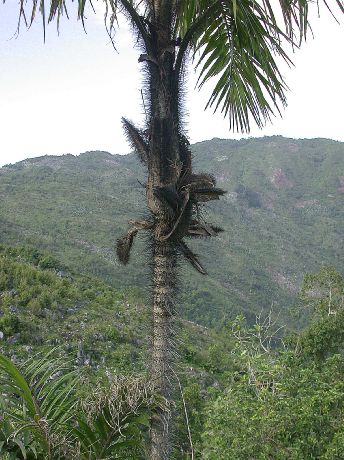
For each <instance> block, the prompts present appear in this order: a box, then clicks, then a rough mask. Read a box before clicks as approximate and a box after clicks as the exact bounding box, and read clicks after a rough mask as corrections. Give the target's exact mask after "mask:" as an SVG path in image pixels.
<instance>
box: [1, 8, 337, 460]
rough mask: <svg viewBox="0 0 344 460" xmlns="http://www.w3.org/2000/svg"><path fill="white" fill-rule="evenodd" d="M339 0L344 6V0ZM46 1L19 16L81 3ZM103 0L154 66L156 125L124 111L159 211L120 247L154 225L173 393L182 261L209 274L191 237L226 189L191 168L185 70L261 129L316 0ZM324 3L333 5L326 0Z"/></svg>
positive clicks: (155, 270) (155, 452) (151, 85)
mask: <svg viewBox="0 0 344 460" xmlns="http://www.w3.org/2000/svg"><path fill="white" fill-rule="evenodd" d="M4 1H6V0H4ZM335 2H336V4H337V5H338V6H339V8H340V10H341V11H342V12H344V3H343V0H335ZM46 3H47V2H44V0H32V1H30V0H20V1H19V4H20V10H19V19H20V20H23V21H25V22H26V24H27V25H30V23H31V22H32V20H33V18H34V17H35V15H36V14H37V12H38V11H39V12H40V13H41V15H42V17H43V25H44V30H45V23H46V22H50V21H53V20H57V22H58V21H59V18H60V17H61V16H62V15H63V14H67V7H68V6H69V7H70V6H72V5H73V3H72V2H68V1H66V0H51V1H50V4H49V6H47V5H46ZM103 3H104V4H105V6H106V12H107V13H106V18H107V20H106V22H107V25H108V30H109V33H110V34H111V33H112V32H113V30H114V29H115V27H116V24H117V22H116V18H117V15H118V14H120V13H123V14H124V15H125V16H126V18H127V19H128V20H129V21H130V23H131V24H132V25H133V28H134V30H135V32H136V34H137V36H138V38H139V41H140V43H141V46H142V54H141V55H140V56H139V62H141V63H142V65H144V66H145V69H146V74H147V79H146V81H145V83H144V85H145V88H144V89H145V99H146V100H145V107H146V109H147V111H148V117H147V118H148V121H147V125H146V126H144V127H143V128H142V129H138V128H137V127H135V126H134V124H133V123H131V122H130V121H128V120H126V119H123V126H124V129H125V131H126V133H127V136H128V140H129V142H130V143H131V144H132V147H133V148H134V150H135V151H136V153H137V155H138V157H139V159H140V160H141V161H142V163H143V164H144V165H145V166H146V168H147V184H146V195H147V205H148V208H149V211H150V217H149V218H148V219H147V220H144V221H142V220H141V221H139V220H138V221H133V222H131V223H130V224H131V227H130V229H129V231H128V232H127V233H126V234H125V235H124V236H123V237H122V238H120V239H119V240H118V246H117V252H118V256H119V259H120V260H121V262H123V263H124V264H126V263H127V262H128V260H129V253H130V248H131V246H132V243H133V239H134V237H135V235H136V234H137V232H138V231H141V230H143V231H146V232H149V234H150V238H151V265H152V285H153V296H152V299H153V300H152V303H153V309H152V310H153V334H152V359H151V375H152V378H153V380H154V382H155V387H156V390H157V391H158V392H159V393H160V394H161V395H162V396H163V397H165V398H166V399H167V400H172V399H173V394H172V393H173V387H174V383H173V382H174V372H175V371H174V360H175V358H174V356H175V350H174V321H175V316H176V305H175V298H176V283H177V261H178V259H179V257H181V256H183V257H184V258H185V259H186V260H187V261H188V262H190V263H191V265H192V266H193V267H194V268H195V269H196V270H198V271H199V272H200V273H201V274H202V275H205V274H206V272H205V269H204V268H203V267H202V265H201V262H200V261H199V259H198V257H197V256H196V255H195V254H194V253H193V251H192V250H191V249H190V248H189V246H188V245H187V243H186V242H185V240H186V239H188V238H194V237H196V238H197V237H208V236H216V235H217V234H218V233H219V232H220V231H221V229H219V228H217V227H215V226H213V225H211V224H209V223H207V222H204V221H203V220H202V218H201V214H200V205H201V204H202V203H204V202H208V201H211V200H217V199H219V198H220V197H221V195H223V194H224V191H223V190H221V189H219V188H217V187H216V183H215V179H214V178H213V177H212V176H211V175H209V174H205V173H202V174H195V173H194V172H193V170H192V161H191V152H190V148H189V142H188V139H187V136H186V134H185V131H184V129H183V118H182V95H181V94H182V91H181V89H183V84H184V74H185V70H186V69H187V67H188V65H189V64H190V61H191V64H195V66H196V68H198V70H199V80H198V84H199V87H200V88H201V87H202V86H203V85H204V83H206V82H208V80H210V79H213V80H214V82H215V84H214V87H213V91H212V93H211V96H210V99H209V102H208V105H207V106H208V107H213V108H214V110H215V111H216V110H221V112H222V113H223V114H224V116H228V118H229V126H230V128H232V129H236V130H239V131H242V132H243V131H249V129H250V122H252V121H253V122H255V123H256V124H257V125H258V126H259V127H262V126H263V125H264V124H265V122H266V121H269V120H270V119H271V117H272V116H273V115H274V114H275V113H279V112H280V110H281V108H282V107H283V106H284V105H285V104H286V96H285V91H286V85H285V82H284V80H283V77H282V75H281V73H280V70H279V65H278V63H279V62H281V61H285V62H287V63H288V64H291V61H290V58H289V57H288V54H287V51H286V50H288V49H289V50H291V49H292V48H293V47H295V46H299V45H300V44H301V42H302V41H303V40H304V39H305V37H306V33H307V30H308V7H309V4H310V3H311V1H310V0H279V1H277V0H276V1H275V2H272V1H271V0H103ZM324 3H325V5H326V6H327V3H326V2H325V0H324ZM88 4H90V5H91V6H92V3H91V0H89V1H87V0H78V1H77V2H75V5H76V6H77V8H78V16H79V18H80V19H81V20H82V21H84V19H85V13H86V8H87V6H88ZM19 22H20V21H19ZM135 40H136V37H135ZM190 57H191V60H190V59H188V58H190ZM276 59H277V60H276ZM278 59H280V60H278ZM170 414H171V411H170V412H166V411H160V412H156V414H155V416H154V417H153V418H152V421H151V453H150V458H151V460H162V459H167V458H169V456H170V452H171V415H170Z"/></svg>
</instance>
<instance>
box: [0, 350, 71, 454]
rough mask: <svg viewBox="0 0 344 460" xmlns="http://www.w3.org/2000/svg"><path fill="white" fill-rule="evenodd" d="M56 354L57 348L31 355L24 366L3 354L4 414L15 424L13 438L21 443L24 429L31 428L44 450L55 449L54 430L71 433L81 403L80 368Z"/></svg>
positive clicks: (0, 360)
mask: <svg viewBox="0 0 344 460" xmlns="http://www.w3.org/2000/svg"><path fill="white" fill-rule="evenodd" d="M53 354H54V350H52V351H51V352H50V353H48V354H47V355H45V356H43V357H42V356H39V357H36V358H30V359H29V360H28V361H27V362H26V363H24V365H22V366H20V367H17V366H16V365H15V364H14V363H13V362H12V361H11V360H9V359H8V358H6V357H5V356H4V355H2V354H0V386H1V389H2V392H3V395H2V398H3V400H4V402H5V410H4V417H5V418H6V420H7V421H8V422H9V423H11V426H13V433H12V440H13V441H14V440H15V442H16V443H17V444H18V442H21V438H20V433H25V432H27V430H29V432H30V434H31V436H32V437H33V438H34V440H35V442H36V443H37V444H38V445H40V447H41V450H42V451H44V452H46V451H51V449H53V444H54V438H53V437H52V436H51V434H52V433H55V434H60V438H61V439H63V438H64V437H65V436H66V437H67V433H68V421H69V419H70V418H71V417H72V416H74V414H75V408H76V404H77V400H76V397H75V392H74V389H75V386H76V383H77V380H78V379H77V374H76V371H71V370H70V367H69V365H68V364H66V363H65V362H64V361H63V360H62V358H56V357H54V356H53ZM18 445H19V444H18Z"/></svg>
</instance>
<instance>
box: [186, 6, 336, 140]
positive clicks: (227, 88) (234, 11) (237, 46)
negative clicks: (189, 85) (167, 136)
mask: <svg viewBox="0 0 344 460" xmlns="http://www.w3.org/2000/svg"><path fill="white" fill-rule="evenodd" d="M309 3H310V1H309V0H293V1H287V2H286V1H284V0H280V1H276V2H274V3H273V2H270V0H264V1H258V0H213V1H209V0H181V1H180V2H179V15H178V24H177V30H178V33H179V34H180V35H181V36H182V37H183V40H182V44H181V47H180V55H179V56H178V58H177V63H178V65H181V64H182V58H183V55H184V53H185V52H186V50H187V48H188V47H189V46H192V47H193V50H194V53H195V60H196V66H197V68H198V69H199V72H200V74H199V80H198V85H199V88H201V87H202V86H203V85H204V84H205V83H207V82H208V81H209V80H210V79H214V80H215V86H214V87H213V90H212V93H211V96H210V99H209V101H208V104H207V107H212V108H213V109H214V111H216V110H218V109H220V110H221V112H222V113H223V114H224V116H228V117H229V123H230V128H231V129H235V130H237V131H241V132H243V131H249V130H250V121H251V119H252V118H253V120H254V122H255V123H256V124H257V125H258V126H259V127H260V128H261V127H263V126H264V125H265V123H266V121H269V120H270V119H271V116H272V115H274V114H276V113H280V110H281V108H282V107H283V106H285V105H286V96H285V92H286V89H287V87H286V84H285V82H284V79H283V76H282V74H281V72H280V70H279V67H280V62H279V60H284V61H285V62H286V63H287V64H288V65H291V64H292V62H291V60H290V58H289V56H288V54H287V52H286V51H285V48H286V47H288V46H289V50H290V51H292V49H293V47H295V46H298V45H299V44H300V43H301V42H302V40H303V39H305V38H306V35H307V30H308V25H309V24H308V6H309ZM336 3H337V4H338V5H339V7H340V9H341V10H342V11H343V12H344V6H343V5H344V4H343V0H336ZM196 56H199V57H196Z"/></svg>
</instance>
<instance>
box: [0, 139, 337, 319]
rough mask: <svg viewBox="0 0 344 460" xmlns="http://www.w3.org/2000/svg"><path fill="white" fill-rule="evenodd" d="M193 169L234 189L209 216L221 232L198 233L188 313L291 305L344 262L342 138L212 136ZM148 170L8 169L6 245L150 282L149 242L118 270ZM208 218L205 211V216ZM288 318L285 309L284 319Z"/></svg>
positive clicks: (2, 180)
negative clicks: (209, 236) (119, 247)
mask: <svg viewBox="0 0 344 460" xmlns="http://www.w3.org/2000/svg"><path fill="white" fill-rule="evenodd" d="M192 149H193V154H194V160H195V169H196V170H198V171H211V172H212V173H213V174H214V175H215V176H216V178H217V180H218V182H219V184H220V186H221V187H222V188H224V189H226V190H228V193H227V195H226V198H225V200H223V202H219V203H216V206H212V207H209V208H206V210H205V219H209V220H210V221H214V222H216V223H217V224H218V225H220V226H222V227H224V228H225V230H226V231H225V232H224V233H223V234H221V236H220V237H219V238H218V239H217V240H214V241H209V242H205V243H203V242H202V241H200V242H199V248H198V249H197V248H196V250H197V251H198V252H202V253H205V265H206V266H207V268H208V272H209V277H207V278H204V277H202V278H200V277H198V276H197V274H196V275H195V274H192V273H189V270H188V268H187V267H186V268H185V270H187V272H188V275H187V276H186V279H187V281H186V286H184V287H185V288H186V289H184V290H182V292H183V294H182V295H181V299H180V305H181V307H180V308H181V312H182V315H183V316H185V317H187V318H188V319H190V320H196V321H198V322H201V323H203V324H211V323H213V324H218V323H219V321H221V320H222V319H223V318H225V317H227V316H228V315H234V314H236V313H238V312H245V313H246V314H248V315H252V314H254V312H259V311H261V310H262V309H268V308H270V305H271V304H272V303H273V304H274V305H275V308H276V309H280V308H281V309H282V310H283V315H284V319H287V318H288V322H290V321H292V320H290V318H289V317H288V315H287V309H288V307H289V306H290V305H292V303H293V299H294V297H295V294H296V292H297V291H298V288H299V285H300V282H301V279H302V276H303V273H305V272H309V271H312V270H317V269H318V268H319V267H320V266H323V265H333V266H335V267H336V268H337V269H339V270H341V271H343V270H344V262H343V257H342V255H343V249H344V247H343V244H344V243H343V241H344V207H343V198H344V143H343V142H338V141H333V140H328V139H302V140H295V139H289V138H284V137H282V136H271V137H262V138H249V139H243V140H225V139H213V140H211V141H203V142H199V143H197V144H195V145H193V147H192ZM144 181H145V176H144V172H143V170H142V169H141V167H140V165H139V164H138V162H137V161H136V159H135V157H134V155H131V154H129V155H111V154H110V153H108V152H100V151H99V152H85V153H83V154H80V155H79V156H73V155H70V154H67V155H63V156H60V157H58V156H57V157H56V156H43V157H37V158H32V159H28V160H24V161H21V162H19V163H16V164H14V165H7V166H6V167H3V168H1V169H0V199H1V206H0V226H1V234H0V242H2V243H9V244H23V243H25V244H31V245H34V246H37V247H39V248H42V249H46V250H48V251H49V252H51V253H52V254H54V255H56V256H58V257H59V259H61V260H62V262H64V263H67V264H68V265H69V266H71V267H72V268H75V269H76V270H78V271H84V272H86V273H90V274H92V275H95V276H98V277H100V278H102V279H105V280H106V281H108V282H110V283H111V284H113V285H114V286H117V287H119V286H123V285H133V286H139V287H141V288H142V287H143V288H144V287H145V286H146V285H147V283H148V281H147V276H146V273H147V269H145V268H144V260H145V258H144V256H143V257H142V256H141V253H142V252H144V242H143V241H141V242H139V244H138V245H137V246H136V247H135V248H134V254H133V257H132V262H131V263H130V265H129V266H128V267H126V268H123V267H120V266H119V264H118V262H117V260H116V256H115V240H116V238H117V237H118V236H119V235H120V234H121V232H122V231H123V230H124V229H125V227H126V222H127V220H128V219H130V218H133V217H137V215H144V214H145V213H146V210H145V190H144V188H143V186H142V185H141V184H143V183H144ZM207 216H209V217H207ZM283 315H282V316H283Z"/></svg>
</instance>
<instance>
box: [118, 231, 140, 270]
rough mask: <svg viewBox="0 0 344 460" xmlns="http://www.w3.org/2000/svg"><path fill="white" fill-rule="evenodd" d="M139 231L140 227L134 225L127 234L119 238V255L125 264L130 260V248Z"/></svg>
mask: <svg viewBox="0 0 344 460" xmlns="http://www.w3.org/2000/svg"><path fill="white" fill-rule="evenodd" d="M137 232H138V229H137V228H136V227H132V228H130V229H129V230H128V232H127V233H126V234H125V235H123V236H122V237H121V238H119V239H118V240H117V256H118V259H119V261H120V262H121V263H122V264H123V265H126V264H127V263H128V262H129V257H130V250H131V247H132V245H133V241H134V237H135V236H136V234H137Z"/></svg>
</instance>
